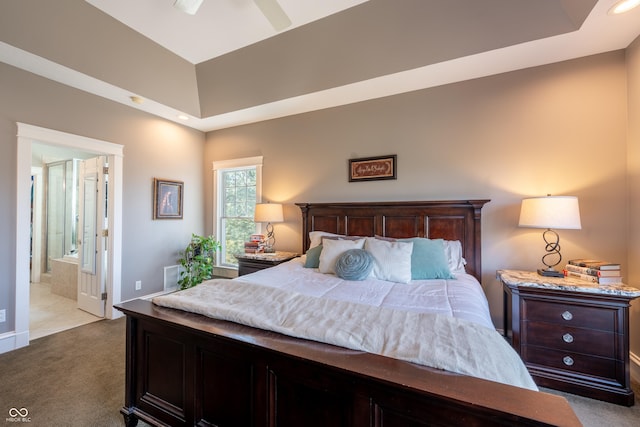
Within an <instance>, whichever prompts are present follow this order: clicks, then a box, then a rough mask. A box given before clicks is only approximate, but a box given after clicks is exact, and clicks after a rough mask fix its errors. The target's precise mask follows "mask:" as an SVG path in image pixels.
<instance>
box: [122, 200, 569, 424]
mask: <svg viewBox="0 0 640 427" xmlns="http://www.w3.org/2000/svg"><path fill="white" fill-rule="evenodd" d="M487 202H488V201H487V200H462V201H428V202H371V203H304V204H298V206H299V208H300V210H301V213H302V240H303V244H302V248H303V252H307V250H308V249H310V248H313V247H314V246H317V244H318V241H317V240H316V241H315V242H314V241H313V240H314V239H317V238H318V236H319V235H320V236H322V235H327V234H331V235H338V236H343V238H341V237H339V238H336V239H335V240H340V241H341V243H339V244H343V242H342V241H343V240H346V241H350V239H351V238H352V237H351V236H359V237H363V236H369V237H372V236H375V237H376V241H378V240H379V241H397V239H406V238H415V237H419V238H429V239H432V240H433V239H443V240H445V241H448V242H459V250H460V251H461V257H462V258H464V260H465V261H466V265H465V266H464V272H460V277H463V276H468V277H466V279H464V280H467V281H470V284H469V286H471V287H473V286H472V285H471V282H475V283H478V281H480V279H481V277H482V276H481V273H482V272H481V265H482V264H481V239H480V238H481V233H480V228H481V227H480V225H481V210H482V207H483V205H484V204H485V203H487ZM325 237H326V236H325ZM328 238H329V239H331V240H333V238H332V237H328ZM354 239H355V238H354ZM403 241H404V240H403ZM321 242H324V243H325V249H324V250H323V251H328V249H327V248H331V247H333V245H337V243H333V242H329V243H327V241H326V240H321ZM344 244H347V243H344ZM397 246H399V245H397ZM405 246H406V245H405ZM309 253H311V251H309ZM307 257H308V256H307ZM306 261H307V260H306V259H305V258H301V259H296V260H293V261H290V262H288V263H285V264H281V265H280V266H278V267H274V268H272V269H269V270H264V271H261V272H257V273H253V274H251V275H248V276H243V277H242V278H239V279H237V280H233V281H229V280H227V281H218V282H212V283H209V284H203V285H204V286H203V285H199V286H198V287H196V288H193V291H192V292H191V293H184V294H182V293H178V294H175V295H170V296H168V297H166V298H164V297H163V298H162V299H158V300H156V301H155V303H154V302H151V301H145V300H135V301H130V302H127V303H123V304H120V305H119V306H117V308H118V309H120V310H122V311H123V312H124V313H125V314H126V316H127V354H126V388H125V405H124V407H123V408H122V410H121V412H122V414H123V415H124V417H125V422H126V424H127V425H136V423H137V421H138V419H142V420H144V421H145V422H147V423H150V424H152V425H215V426H383V425H384V426H385V427H389V426H391V427H393V426H427V425H567V426H571V425H580V423H579V421H578V420H577V418H576V416H575V414H574V413H573V411H572V410H571V408H570V407H569V405H568V403H567V401H566V400H565V399H563V398H561V397H558V396H554V395H549V394H546V393H541V392H538V391H535V385H533V387H530V386H529V385H528V384H526V378H525V379H523V380H522V381H524V382H525V384H517V385H518V386H514V385H511V384H509V383H510V382H511V381H514V380H513V379H512V376H513V375H511V371H512V370H513V371H515V370H516V369H512V368H509V367H507V365H506V364H505V365H504V366H502V365H501V364H500V363H497V364H495V365H496V366H494V367H493V370H491V372H490V373H489V374H488V376H487V377H484V378H483V377H482V375H483V374H480V375H477V374H476V373H475V371H474V372H473V373H472V375H469V374H466V373H465V371H464V370H463V371H461V372H456V369H457V364H456V365H455V366H454V365H452V364H449V365H447V362H448V361H447V358H448V356H447V353H446V352H445V353H444V356H442V357H441V358H440V359H438V360H440V361H441V362H442V363H443V365H442V366H441V365H439V364H433V363H431V362H427V363H423V361H422V359H415V358H414V356H415V355H414V353H415V352H414V351H413V348H414V347H413V346H409V349H408V352H406V353H405V352H402V351H401V350H400V349H401V348H402V347H403V343H404V342H405V341H411V342H414V341H415V342H417V345H422V346H423V347H425V348H428V347H429V346H431V347H434V346H438V345H440V344H439V342H438V344H430V345H427V344H425V343H426V342H429V340H428V339H426V338H425V339H424V340H423V339H415V338H414V339H410V338H409V334H408V332H407V335H402V334H401V335H399V336H400V337H401V339H398V340H397V342H396V344H394V345H393V346H390V345H385V344H384V343H383V344H382V345H379V342H378V340H372V341H375V342H373V343H370V342H366V341H367V338H368V336H369V335H373V336H375V334H373V333H372V331H373V329H375V328H373V327H369V325H375V324H376V323H384V324H385V325H386V324H389V325H393V324H395V323H394V322H393V321H390V320H386V319H393V318H395V317H396V313H398V312H400V310H396V309H395V308H388V307H386V306H385V307H370V306H369V305H370V304H373V305H374V306H375V305H376V304H375V303H370V302H367V304H361V303H360V302H359V301H358V300H359V299H361V298H363V295H365V294H368V293H371V292H370V291H366V290H364V291H358V290H357V289H359V288H358V286H361V287H362V288H361V289H365V288H364V287H365V286H366V282H367V281H366V280H365V281H363V283H362V284H360V282H349V283H350V285H348V286H339V285H336V286H333V285H331V286H328V287H327V285H326V283H320V282H318V283H317V286H316V287H315V288H314V287H313V286H311V288H312V289H320V288H322V289H325V291H323V293H328V294H330V295H322V297H323V298H322V299H321V298H318V295H315V294H314V292H315V291H308V290H305V289H309V287H308V286H307V285H305V286H304V287H302V282H314V281H315V280H316V279H314V277H319V276H323V274H322V273H320V272H316V269H315V268H305V267H304V266H303V264H304V263H305V262H306ZM314 274H315V275H316V276H313V275H314ZM324 276H327V277H328V279H327V280H329V281H332V280H337V279H335V278H332V277H333V276H332V275H324ZM474 278H475V279H474ZM476 279H477V281H476ZM323 280H325V279H323ZM265 281H266V282H267V283H270V284H269V285H268V286H262V285H263V284H264V283H265ZM252 282H256V283H254V284H255V285H261V287H259V290H258V291H259V292H261V293H258V294H256V293H254V292H256V290H255V286H252V285H251V284H252ZM337 282H340V280H337ZM385 282H386V281H385ZM440 282H441V283H443V284H444V285H443V286H444V289H445V291H444V293H445V294H446V295H447V298H448V300H449V301H451V300H456V299H457V297H456V295H455V291H456V289H455V288H456V287H455V286H449V287H447V285H446V284H447V283H448V282H449V281H448V280H440ZM331 283H333V282H331ZM375 285H376V286H375V289H376V292H374V293H377V292H378V289H382V288H383V286H382V285H384V286H387V288H384V289H385V290H384V292H382V293H383V297H379V296H377V295H373V296H372V298H373V300H376V298H378V299H384V300H385V301H396V300H399V299H398V298H396V297H397V293H400V294H402V293H403V292H404V293H406V292H407V289H417V288H418V287H419V286H421V285H419V284H416V283H413V282H412V284H410V285H406V284H405V285H404V286H396V285H394V284H393V283H392V284H386V283H380V284H375ZM425 286H427V285H425ZM478 287H479V284H478ZM395 288H397V290H394V289H395ZM245 289H246V290H247V291H248V290H251V293H250V294H249V298H245V299H241V298H240V297H239V296H236V294H241V293H242V292H243V291H244V290H245ZM326 289H331V290H330V292H327V291H326ZM353 289H356V292H355V294H353V293H352V292H353ZM480 289H481V288H480ZM292 290H293V291H294V292H292ZM346 290H348V292H349V293H348V296H344V295H347V291H346ZM208 292H213V293H220V292H222V293H221V294H216V295H218V296H217V297H216V296H215V295H214V294H211V295H209V294H208ZM225 292H227V293H225ZM458 292H460V291H458ZM256 295H257V296H256ZM292 295H293V296H292ZM354 295H355V296H354ZM325 297H328V298H329V299H330V300H331V304H327V303H326V298H325ZM367 297H369V296H367ZM215 298H219V299H220V300H221V301H222V300H225V301H228V300H233V301H234V304H232V305H228V304H227V305H226V306H225V305H223V304H222V302H221V303H220V306H219V307H217V306H216V307H214V308H215V310H214V311H215V312H216V314H215V315H214V317H215V316H219V313H220V312H225V313H226V314H225V315H223V316H221V317H220V318H212V317H210V313H208V312H207V310H209V307H210V306H211V300H215ZM236 298H237V299H236ZM354 298H355V299H356V301H355V302H354V301H348V300H350V299H354ZM256 299H257V300H259V301H282V304H281V308H278V309H276V308H275V305H273V304H266V303H264V304H263V303H260V304H255V302H254V303H253V304H254V305H253V306H252V305H250V304H252V301H251V300H254V301H255V300H256ZM205 300H207V304H203V303H202V301H205ZM160 304H162V305H160ZM247 304H249V305H247ZM317 304H320V305H317ZM322 304H325V305H322ZM449 306H450V311H452V312H455V311H457V312H458V313H460V316H459V317H465V316H471V317H473V316H476V315H475V314H467V313H469V312H472V311H473V310H469V309H468V307H467V306H465V305H464V304H462V305H460V306H456V305H455V304H454V305H453V306H451V304H449ZM172 307H175V308H172ZM234 307H235V308H234ZM292 307H294V308H295V311H292V310H293V309H292ZM451 307H452V308H451ZM456 307H457V308H456ZM303 308H304V309H308V310H309V311H307V312H302V313H303V314H300V311H299V310H302V309H303ZM187 310H188V311H187ZM225 310H226V311H225ZM280 310H284V311H282V312H281V311H280ZM331 310H333V311H331ZM261 311H264V312H265V313H267V314H268V313H269V312H273V313H277V315H275V317H281V316H284V318H286V319H289V318H290V317H296V316H297V317H299V318H303V320H305V321H306V322H307V323H306V324H304V325H303V327H302V329H303V330H304V332H305V334H302V335H300V334H298V329H296V330H293V329H289V328H288V327H287V328H284V329H278V327H279V326H281V325H282V323H280V324H278V325H273V327H272V326H271V325H270V324H269V325H266V326H265V325H264V324H262V323H253V322H254V321H255V320H254V315H256V316H257V314H256V313H258V312H261ZM409 311H411V310H409ZM415 311H417V312H411V313H409V314H405V310H404V309H402V313H403V314H402V315H403V316H407V317H402V318H401V320H400V323H398V325H400V329H402V327H401V326H402V325H403V324H405V325H408V324H413V323H410V321H411V322H414V323H415V324H416V325H423V324H426V323H429V324H431V323H433V324H434V325H436V322H435V320H438V321H440V320H441V319H445V320H447V319H448V318H449V317H453V318H454V319H457V317H456V316H457V315H454V316H445V315H441V314H433V313H422V312H419V311H420V310H415ZM318 313H324V314H325V315H326V318H322V317H316V318H314V317H313V316H316V315H318ZM341 313H346V314H345V315H344V316H343V317H340V316H342V314H341ZM389 313H391V315H389V317H384V316H386V315H388V314H389ZM424 316H427V317H426V318H428V319H429V321H428V322H425V321H424V319H425V317H424ZM429 316H433V317H429ZM334 317H335V318H336V319H338V320H337V322H333V323H338V324H339V329H341V331H342V330H343V329H344V330H346V331H347V332H346V333H344V331H342V332H343V333H338V334H336V335H332V336H331V337H329V338H327V337H325V336H323V332H324V331H326V330H327V329H328V328H329V327H328V326H327V325H329V324H331V323H332V322H331V319H334ZM350 317H351V318H355V320H354V321H353V322H352V324H351V323H350V320H349V318H350ZM480 317H485V318H486V316H483V315H480ZM378 318H384V319H385V321H384V322H377V320H378ZM225 319H226V320H225ZM260 319H262V317H260ZM362 319H373V320H367V321H364V322H363V321H362ZM412 319H413V320H412ZM432 320H433V321H432ZM260 321H263V320H260ZM267 321H268V320H267ZM455 321H456V322H458V320H455ZM447 322H449V320H447ZM460 322H463V323H465V322H468V323H469V324H472V323H482V320H479V321H477V322H476V321H475V320H474V319H462V320H460ZM485 322H486V321H485ZM350 324H351V326H352V328H351V329H345V328H348V325H350ZM363 324H365V325H366V327H365V328H364V329H365V331H364V332H362V334H361V335H358V330H359V329H363V328H362V325H363ZM445 324H446V325H448V324H449V323H445ZM445 324H443V325H445ZM437 325H438V326H437V330H438V331H439V330H441V329H443V326H441V325H440V324H439V323H438V324H437ZM465 325H466V323H465ZM431 327H432V328H435V327H436V326H431ZM455 327H456V328H458V324H457V323H456V324H455ZM489 328H490V325H489V326H487V325H484V326H481V327H477V329H471V331H472V332H469V333H467V335H466V338H465V340H467V339H468V340H469V341H470V342H471V341H474V340H480V338H478V337H476V336H477V335H478V336H483V334H485V332H486V331H489V330H490V329H489ZM408 329H410V328H407V330H408ZM455 330H458V329H455ZM465 330H466V327H465ZM491 332H493V333H494V334H496V335H499V334H497V333H496V332H495V331H491ZM308 333H309V334H310V335H307V334H308ZM417 333H418V335H416V336H417V337H418V338H420V337H423V336H424V337H426V336H427V335H425V332H424V331H422V330H421V329H419V330H418V331H417ZM486 333H487V334H488V335H487V338H491V339H494V338H493V335H491V334H489V332H486ZM314 334H316V335H314ZM420 334H422V335H420ZM455 335H460V336H465V335H464V334H455ZM489 335H491V336H489ZM336 336H337V338H336ZM354 336H355V337H357V339H355V340H354V338H353V337H354ZM345 337H346V338H345ZM483 339H484V338H483ZM500 339H501V338H500ZM354 341H356V343H355V344H354V343H353V342H354ZM363 342H365V344H363ZM458 342H460V341H458ZM499 344H501V343H499V342H494V344H492V345H490V346H491V347H493V346H495V347H500V345H499ZM479 345H480V346H482V342H480V343H479ZM376 346H378V347H376ZM370 347H371V348H370ZM443 347H446V346H443ZM508 347H509V346H508V345H507V348H508ZM421 348H422V347H421ZM389 349H391V351H390V352H389ZM466 352H467V353H470V355H469V356H468V357H469V359H470V360H471V362H473V359H474V357H475V356H474V355H479V354H481V353H483V351H482V350H480V349H479V348H470V349H469V350H467V351H466ZM420 353H422V351H420ZM492 357H493V356H492ZM478 358H479V356H478ZM499 360H501V359H499ZM487 362H489V360H488V359H487ZM518 362H519V361H518ZM430 363H431V364H430ZM439 363H440V362H439ZM487 364H491V363H487ZM520 364H521V363H520ZM483 369H484V368H483ZM494 375H495V376H496V377H497V378H494V377H493V376H494ZM503 376H504V378H503ZM523 376H527V377H528V374H526V375H523Z"/></svg>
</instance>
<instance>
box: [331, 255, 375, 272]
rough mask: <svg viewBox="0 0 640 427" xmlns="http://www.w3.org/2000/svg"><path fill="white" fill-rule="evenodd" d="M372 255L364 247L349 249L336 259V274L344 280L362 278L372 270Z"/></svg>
mask: <svg viewBox="0 0 640 427" xmlns="http://www.w3.org/2000/svg"><path fill="white" fill-rule="evenodd" d="M373 263H374V259H373V256H372V255H371V254H370V253H369V252H367V251H365V250H364V249H349V250H348V251H345V252H344V253H342V255H340V256H339V257H338V260H337V261H336V276H338V277H339V278H341V279H344V280H364V279H366V278H367V277H369V275H370V274H371V270H373Z"/></svg>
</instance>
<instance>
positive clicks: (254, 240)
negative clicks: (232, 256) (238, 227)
mask: <svg viewBox="0 0 640 427" xmlns="http://www.w3.org/2000/svg"><path fill="white" fill-rule="evenodd" d="M263 251H264V236H263V235H262V234H252V235H251V237H249V241H248V242H244V253H246V254H255V253H260V252H263Z"/></svg>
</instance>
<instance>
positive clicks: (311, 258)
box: [304, 245, 322, 268]
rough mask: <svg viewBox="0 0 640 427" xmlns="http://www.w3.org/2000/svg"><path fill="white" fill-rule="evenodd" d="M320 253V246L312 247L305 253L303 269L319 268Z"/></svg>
mask: <svg viewBox="0 0 640 427" xmlns="http://www.w3.org/2000/svg"><path fill="white" fill-rule="evenodd" d="M320 252H322V245H318V246H314V247H313V248H311V249H309V250H308V251H307V259H306V260H305V262H304V266H305V268H318V267H320Z"/></svg>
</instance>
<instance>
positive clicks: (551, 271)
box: [538, 268, 564, 277]
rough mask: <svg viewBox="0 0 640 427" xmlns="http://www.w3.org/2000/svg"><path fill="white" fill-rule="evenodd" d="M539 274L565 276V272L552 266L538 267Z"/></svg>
mask: <svg viewBox="0 0 640 427" xmlns="http://www.w3.org/2000/svg"><path fill="white" fill-rule="evenodd" d="M538 274H539V275H541V276H545V277H564V274H563V273H562V272H561V271H558V270H554V269H552V268H548V269H546V268H545V269H542V268H539V269H538Z"/></svg>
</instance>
